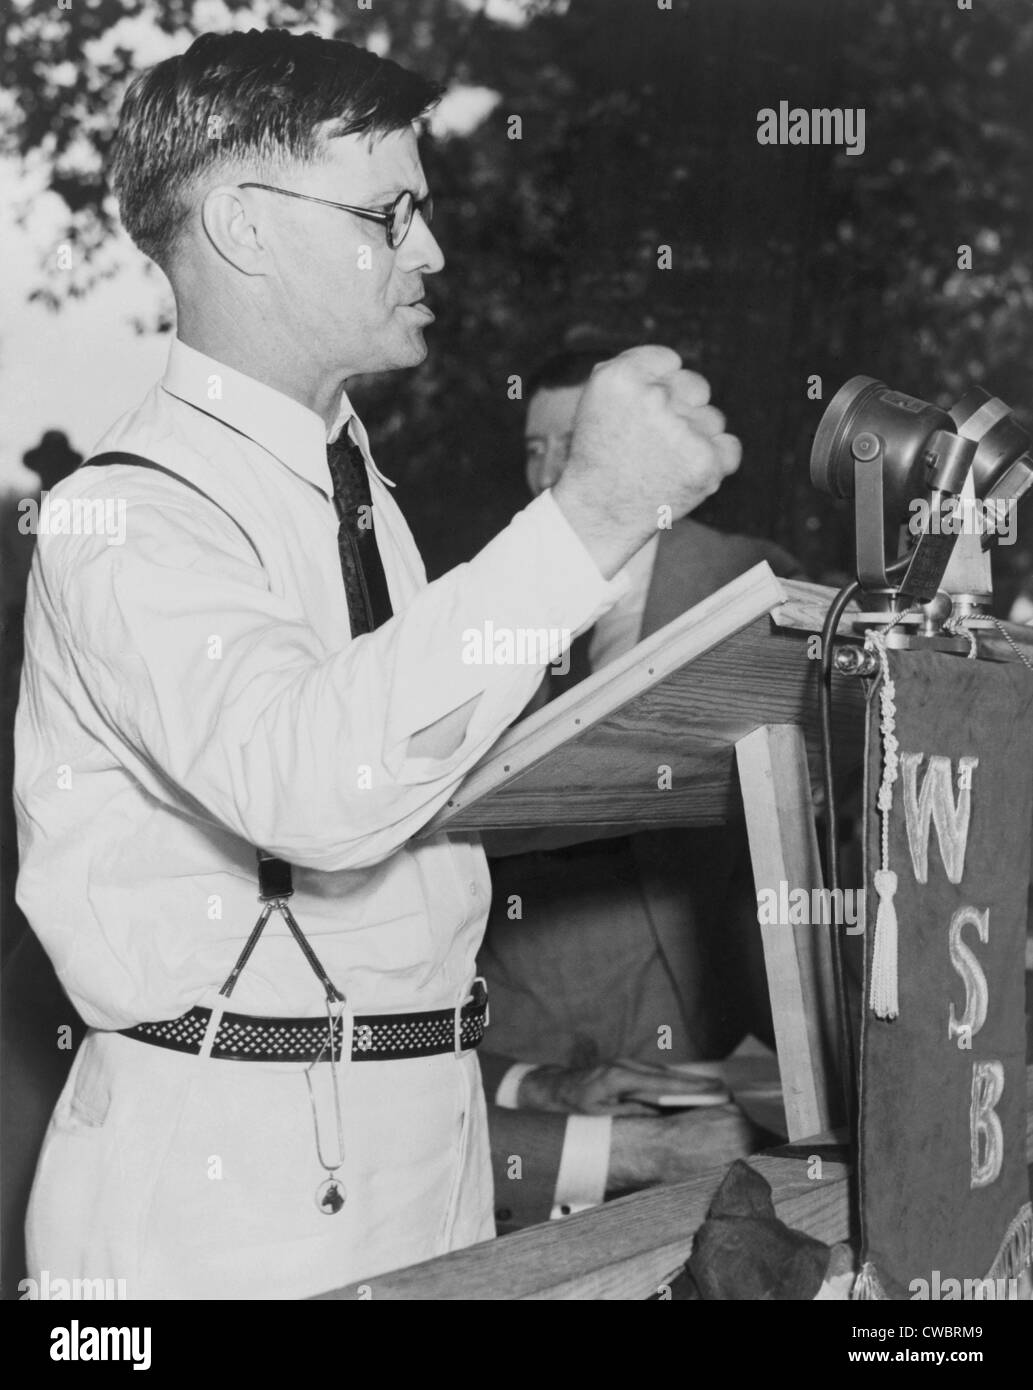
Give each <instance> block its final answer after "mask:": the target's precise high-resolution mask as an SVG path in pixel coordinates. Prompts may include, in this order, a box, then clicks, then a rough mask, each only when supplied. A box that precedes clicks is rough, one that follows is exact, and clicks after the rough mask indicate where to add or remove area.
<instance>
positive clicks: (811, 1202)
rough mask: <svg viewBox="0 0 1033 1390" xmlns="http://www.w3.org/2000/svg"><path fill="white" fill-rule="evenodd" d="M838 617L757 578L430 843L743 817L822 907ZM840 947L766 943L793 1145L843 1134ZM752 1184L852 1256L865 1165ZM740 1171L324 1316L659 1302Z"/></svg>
mask: <svg viewBox="0 0 1033 1390" xmlns="http://www.w3.org/2000/svg"><path fill="white" fill-rule="evenodd" d="M833 597H834V595H833V592H832V590H829V589H824V588H821V587H820V586H817V585H813V584H804V583H800V582H797V581H792V580H779V579H776V578H775V576H774V575H773V574H772V572H771V570H770V568H769V567H768V566H767V564H760V565H757V566H756V567H755V568H753V569H752V570H749V571H747V573H745V574H743V575H741V576H740V577H739V578H738V579H736V580H734V581H733V582H732V583H731V584H728V585H726V586H725V588H723V589H721V590H719V591H718V592H717V593H715V594H713V595H711V596H710V597H709V598H708V599H706V600H705V601H704V602H703V603H701V604H699V605H697V606H696V607H695V608H693V609H690V610H689V611H688V612H686V613H684V614H682V615H681V617H679V618H677V619H676V620H675V621H674V622H672V623H670V624H668V626H667V627H665V628H662V629H661V630H660V631H658V632H656V633H654V634H653V635H652V636H651V637H649V638H647V639H646V640H645V641H644V642H641V643H639V645H638V646H636V647H635V648H633V649H632V650H631V651H630V652H628V653H627V654H626V655H625V656H623V657H621V658H620V659H619V660H617V661H615V662H613V663H612V664H611V665H609V666H607V667H605V668H604V669H603V670H601V671H598V672H596V673H595V674H594V675H592V676H590V677H588V678H587V679H586V680H584V681H582V682H581V683H580V684H579V685H577V686H575V687H574V688H572V689H571V690H569V691H567V692H566V693H565V694H564V695H563V696H561V697H560V698H559V699H557V700H555V701H553V702H552V703H550V704H549V705H547V706H546V707H545V708H543V709H541V710H539V711H538V712H537V713H536V714H534V715H532V716H530V717H529V718H527V719H525V720H523V721H522V722H521V723H520V724H518V725H516V726H515V727H514V728H512V729H511V730H509V731H508V732H507V733H506V734H505V735H504V736H503V737H502V738H501V739H500V740H499V742H498V743H497V744H496V745H495V747H494V748H493V749H492V751H491V753H490V754H489V755H488V757H487V758H485V759H484V760H483V761H482V762H481V763H480V764H479V765H478V766H477V767H476V768H475V769H474V770H473V771H472V772H471V774H470V775H469V777H467V778H466V780H465V781H464V782H463V784H462V785H461V786H460V787H459V788H458V790H457V791H456V793H455V794H454V795H453V796H452V798H451V799H450V800H449V801H448V803H447V804H446V805H445V807H444V808H443V809H442V810H441V812H440V813H439V814H438V815H437V816H436V818H435V819H434V820H433V821H432V822H431V823H430V825H428V827H427V828H426V831H425V832H424V833H426V834H430V833H433V832H436V831H441V830H447V831H450V832H457V833H458V832H466V831H469V832H473V831H477V832H481V833H482V834H484V835H485V837H486V838H487V839H489V840H490V836H491V833H492V832H496V831H505V832H507V833H509V834H511V833H512V832H516V831H526V832H529V833H528V834H527V836H526V837H525V839H524V844H525V846H526V847H532V846H533V844H534V843H535V835H541V833H542V827H548V834H549V835H550V836H552V838H553V842H555V833H556V829H557V828H567V829H569V833H570V839H572V840H576V839H578V838H580V839H585V838H602V837H605V836H608V835H617V834H626V833H628V832H629V831H631V830H641V829H643V828H645V827H648V826H701V825H719V824H723V823H726V822H728V821H731V820H735V819H737V818H739V817H742V816H744V817H745V821H746V826H747V831H748V836H749V844H750V853H751V857H752V861H753V870H754V878H755V881H756V886H757V890H758V892H760V891H761V890H763V889H774V890H775V891H776V893H777V892H778V890H779V886H780V885H782V884H785V885H787V888H788V890H792V889H797V888H804V889H808V890H810V889H814V888H821V887H823V881H822V872H821V865H820V861H819V857H818V846H817V838H816V832H815V802H814V797H813V795H812V788H817V787H819V786H820V782H821V777H820V758H819V744H818V688H819V680H820V664H821V663H820V659H819V657H820V651H819V641H818V640H817V639H818V637H819V634H820V632H821V628H822V624H823V622H824V618H825V614H826V612H827V610H828V607H829V603H830V602H831V600H832V598H833ZM846 621H847V619H846V618H845V619H844V625H845V623H846ZM833 737H834V746H835V749H836V755H837V762H838V764H839V771H840V773H841V774H849V773H850V772H852V771H858V770H859V769H860V767H861V763H862V755H863V742H864V692H863V688H862V685H861V682H860V681H858V680H856V679H854V678H847V677H839V676H837V675H834V676H833ZM829 931H830V929H829V928H822V927H820V926H819V927H815V926H795V927H794V926H785V925H770V926H762V928H761V932H762V936H763V946H764V958H765V963H766V967H767V975H768V986H769V991H770V996H771V1007H772V1015H773V1020H774V1027H775V1041H776V1046H777V1051H778V1063H779V1071H780V1074H781V1080H782V1089H783V1096H784V1101H785V1110H786V1120H787V1124H788V1129H789V1137H790V1140H791V1141H793V1140H801V1139H807V1138H812V1137H813V1138H815V1139H816V1138H817V1137H818V1136H824V1137H825V1138H826V1140H827V1138H828V1135H829V1131H830V1130H832V1129H833V1128H834V1127H835V1126H836V1124H837V1123H838V1122H840V1121H841V1119H842V1115H841V1113H840V1110H841V1102H840V1095H841V1086H840V1078H839V1074H838V1065H839V1063H838V1042H837V1040H838V1026H837V1022H836V1017H835V1001H834V995H833V983H832V968H831V948H830V936H829ZM1029 1144H1030V1137H1029V1136H1027V1147H1029ZM751 1164H752V1165H753V1166H754V1167H755V1168H756V1169H757V1170H758V1171H759V1172H761V1173H762V1174H763V1175H764V1176H765V1177H766V1178H767V1179H768V1181H769V1182H770V1183H771V1186H772V1189H773V1192H774V1195H775V1201H776V1208H777V1210H778V1213H779V1215H780V1216H781V1217H782V1219H783V1220H784V1221H786V1222H788V1223H789V1224H791V1225H794V1226H796V1227H798V1228H800V1229H802V1230H805V1231H808V1232H809V1233H810V1234H812V1235H816V1236H818V1237H819V1238H821V1239H823V1240H826V1241H830V1242H831V1241H837V1240H844V1239H846V1238H847V1237H848V1235H849V1231H848V1222H849V1203H848V1196H847V1185H848V1177H849V1173H848V1169H847V1167H846V1165H844V1164H842V1163H837V1162H834V1161H828V1160H826V1161H825V1162H824V1163H823V1177H822V1178H821V1179H820V1180H818V1181H814V1180H812V1179H810V1178H808V1176H807V1171H806V1169H807V1165H806V1164H804V1163H801V1162H800V1161H799V1159H798V1158H786V1157H773V1156H762V1157H757V1158H754V1159H751ZM723 1171H724V1170H723V1169H716V1170H714V1171H712V1172H710V1173H708V1174H706V1175H704V1176H701V1177H699V1178H696V1179H693V1180H692V1181H691V1182H687V1183H679V1184H676V1185H673V1186H670V1187H663V1188H655V1189H652V1190H648V1191H645V1192H639V1193H635V1194H633V1195H631V1196H629V1197H625V1198H621V1199H620V1200H618V1201H615V1202H608V1203H605V1204H604V1205H603V1206H601V1207H597V1208H595V1209H593V1210H591V1211H587V1212H583V1213H581V1214H580V1215H577V1216H572V1217H569V1218H567V1219H566V1220H564V1221H559V1222H552V1223H549V1224H547V1225H545V1226H539V1227H533V1228H530V1229H528V1230H525V1231H521V1232H518V1233H516V1234H515V1235H510V1236H507V1237H506V1238H505V1239H504V1240H499V1241H489V1242H486V1243H485V1244H483V1245H477V1246H474V1247H472V1248H471V1249H469V1250H463V1251H458V1252H456V1253H455V1254H452V1255H446V1256H443V1257H441V1258H439V1259H435V1260H430V1261H427V1262H426V1263H424V1264H421V1265H414V1266H412V1267H410V1268H409V1269H402V1270H395V1271H392V1272H391V1273H388V1274H382V1275H378V1276H376V1277H375V1278H372V1279H370V1280H369V1281H367V1283H365V1284H361V1283H360V1284H354V1285H350V1286H348V1287H346V1288H343V1289H338V1290H335V1291H332V1292H329V1293H327V1294H324V1295H322V1297H324V1298H331V1299H356V1298H373V1299H383V1298H390V1299H431V1300H437V1299H470V1298H476V1299H544V1298H560V1299H571V1298H573V1299H586V1298H588V1299H592V1298H611V1299H612V1298H647V1297H649V1296H650V1295H651V1294H653V1293H655V1292H656V1290H657V1289H658V1287H662V1286H663V1284H664V1281H665V1280H666V1279H667V1278H669V1277H670V1275H671V1274H673V1272H675V1271H676V1270H678V1269H679V1268H680V1267H681V1265H682V1264H684V1262H685V1259H686V1258H687V1256H688V1254H689V1252H690V1248H691V1244H692V1236H693V1233H694V1232H695V1230H696V1228H697V1227H698V1226H699V1225H700V1224H701V1223H702V1221H703V1218H704V1216H705V1213H706V1208H707V1205H708V1204H709V1201H710V1198H711V1196H712V1195H713V1192H714V1190H715V1189H716V1187H717V1185H718V1184H719V1182H720V1180H721V1177H722V1176H723Z"/></svg>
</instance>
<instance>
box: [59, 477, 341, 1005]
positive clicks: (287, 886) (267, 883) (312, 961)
mask: <svg viewBox="0 0 1033 1390" xmlns="http://www.w3.org/2000/svg"><path fill="white" fill-rule="evenodd" d="M119 463H121V464H129V465H131V466H133V467H134V468H149V469H150V470H151V471H152V472H153V473H164V475H165V476H166V477H167V478H174V479H175V480H176V482H178V483H182V484H183V486H184V487H188V488H190V489H191V491H192V492H196V493H197V495H198V496H199V497H203V498H204V499H205V501H207V502H211V504H212V506H213V507H218V508H219V511H220V512H222V514H223V515H224V516H228V517H229V519H230V521H232V522H233V524H234V526H236V528H237V530H238V531H239V532H240V533H241V535H242V536H243V537H244V539H245V540H246V541H247V543H248V545H250V547H251V549H252V550H253V551H254V552H255V555H256V557H257V558H258V559H259V560H261V556H260V555H259V554H258V547H257V546H256V545H255V543H254V541H253V540H252V539H251V537H250V536H249V535H248V533H247V532H246V531H245V530H244V528H243V526H241V524H240V522H239V521H238V520H237V518H236V517H235V516H233V514H232V513H231V512H228V511H227V510H226V508H225V507H224V506H223V505H222V504H221V503H220V502H216V500H215V498H214V497H210V496H209V495H208V493H207V492H205V491H204V489H203V488H200V487H198V486H197V484H196V483H193V482H191V481H190V479H189V478H184V477H183V476H182V474H180V473H175V472H173V470H172V469H171V468H165V467H164V466H163V465H162V464H160V463H155V462H154V460H153V459H149V458H144V456H143V455H142V454H130V453H125V452H123V451H122V450H109V451H107V452H105V453H103V454H94V456H93V457H92V458H89V459H86V460H85V462H83V463H81V464H80V465H79V467H80V468H103V467H106V466H107V465H109V464H119ZM257 854H258V895H259V898H260V899H261V901H262V902H263V903H265V907H264V908H263V909H262V912H261V915H260V916H259V918H258V921H257V922H256V923H255V926H254V929H253V930H252V932H251V935H250V936H249V937H248V939H247V943H246V944H245V946H244V949H243V951H241V953H240V956H239V957H238V959H237V963H236V965H235V966H234V967H233V969H232V970H231V971H230V974H229V976H228V977H227V979H226V981H225V983H224V984H223V986H222V988H221V989H220V991H219V993H220V994H222V995H225V996H226V997H227V998H229V996H230V994H231V993H232V992H233V987H234V985H235V984H236V983H237V979H238V977H239V975H240V972H241V971H242V970H243V969H244V966H245V965H246V964H247V962H248V960H249V958H250V956H251V953H252V951H253V950H254V949H255V947H256V946H257V945H258V939H259V937H260V936H261V935H262V932H263V931H264V930H265V925H266V923H267V922H268V921H269V918H270V916H271V915H272V911H273V908H274V907H275V908H276V909H277V911H279V912H280V913H281V915H282V916H283V918H284V920H285V921H286V923H287V926H288V927H289V928H290V931H291V934H292V935H293V937H294V939H295V940H296V941H297V943H298V945H299V946H300V947H301V949H302V951H303V952H304V953H305V959H306V960H307V961H308V963H309V965H311V966H312V969H313V970H314V971H315V973H316V976H317V978H318V979H319V981H320V983H321V984H322V986H323V988H324V989H325V990H326V997H327V998H328V999H329V1000H331V1001H333V1002H336V1001H338V1000H341V999H343V998H344V996H343V995H342V994H340V993H338V991H337V989H336V988H335V987H334V985H333V983H332V982H331V980H330V978H329V976H328V975H327V973H326V971H325V970H324V969H323V967H322V965H321V964H320V962H319V959H318V957H317V956H316V953H315V952H314V951H313V950H312V947H311V946H310V945H309V944H308V942H307V941H306V940H305V938H304V936H303V935H302V932H301V928H300V927H299V926H298V924H297V922H296V921H295V920H294V916H293V914H292V913H291V911H290V909H289V908H288V907H287V905H286V900H287V898H289V897H290V896H291V895H292V893H293V892H294V882H293V875H292V873H291V866H290V865H289V864H288V863H287V862H286V861H285V860H283V859H276V858H274V856H273V855H271V854H266V853H265V851H264V850H258V851H257Z"/></svg>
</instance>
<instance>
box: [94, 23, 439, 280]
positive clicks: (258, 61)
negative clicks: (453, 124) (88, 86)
mask: <svg viewBox="0 0 1033 1390" xmlns="http://www.w3.org/2000/svg"><path fill="white" fill-rule="evenodd" d="M441 92H442V89H441V87H440V86H439V85H438V84H437V83H435V82H431V81H429V80H428V79H427V78H425V77H421V76H420V75H419V74H418V73H414V72H409V71H408V70H407V69H406V68H402V67H399V65H398V64H397V63H394V62H392V61H391V60H390V59H388V58H378V57H377V56H376V54H374V53H370V52H369V51H368V50H367V49H364V48H357V47H356V46H355V45H354V44H350V43H345V42H343V41H342V40H337V39H323V38H320V37H319V35H318V34H289V33H288V32H287V31H286V30H284V29H251V30H249V31H248V32H247V33H246V34H241V33H234V34H202V35H200V37H199V38H196V39H195V40H194V42H193V43H192V44H191V45H190V47H189V48H188V49H187V51H186V52H185V53H181V54H179V55H177V56H176V57H174V58H166V59H165V61H164V62H162V63H158V64H157V65H156V66H155V67H153V68H150V69H148V71H147V72H145V73H143V74H141V76H140V77H138V78H137V79H136V80H135V81H134V82H133V83H132V85H131V86H130V88H129V90H128V92H127V93H126V97H125V100H124V102H123V104H122V112H121V116H120V119H119V127H118V134H117V136H116V138H115V144H114V152H113V158H112V164H111V184H112V188H113V189H114V191H115V195H116V197H117V198H118V201H119V210H120V212H121V215H122V222H123V225H124V226H125V228H126V231H127V232H128V233H129V235H130V236H131V237H132V239H133V241H134V242H135V243H136V245H137V246H138V247H139V248H140V250H141V251H143V252H144V253H145V254H146V255H148V256H150V257H151V258H152V260H155V261H157V262H158V264H159V265H164V264H165V263H166V262H167V260H168V258H169V253H170V251H171V249H172V247H173V245H174V243H175V241H176V238H177V237H178V236H179V234H180V232H181V230H182V228H183V224H184V222H185V221H186V219H187V217H188V215H189V211H190V208H189V203H188V201H187V199H186V197H185V196H184V195H185V194H186V193H187V191H188V190H189V188H190V186H191V185H192V184H193V183H194V182H195V181H196V180H197V179H198V177H199V176H200V175H202V174H205V173H207V172H208V171H209V170H211V169H213V168H215V167H216V166H217V165H218V164H219V163H220V162H226V163H231V162H243V163H245V164H247V165H248V166H253V167H254V169H255V170H256V171H258V172H264V170H265V169H267V168H268V167H269V166H273V167H274V168H275V167H277V166H282V165H283V164H290V163H297V162H309V161H314V160H318V159H319V157H320V154H321V151H322V146H323V140H324V139H325V138H328V137H333V136H339V135H368V136H369V137H370V140H371V141H372V140H374V139H376V138H377V137H378V136H380V135H387V134H389V133H390V132H392V131H395V130H403V129H404V128H405V127H406V126H408V125H411V124H412V122H413V121H415V120H417V119H418V118H419V117H420V116H422V115H423V114H424V113H425V112H426V111H427V110H428V109H429V108H430V107H431V106H433V105H434V103H435V102H436V101H438V100H439V99H440V97H441ZM324 122H331V123H332V124H330V125H329V126H327V127H326V129H325V130H317V127H320V126H321V125H322V124H323V123H324Z"/></svg>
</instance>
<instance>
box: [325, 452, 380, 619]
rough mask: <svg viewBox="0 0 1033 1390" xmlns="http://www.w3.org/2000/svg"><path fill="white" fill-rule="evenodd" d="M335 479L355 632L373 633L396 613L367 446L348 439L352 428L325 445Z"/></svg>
mask: <svg viewBox="0 0 1033 1390" xmlns="http://www.w3.org/2000/svg"><path fill="white" fill-rule="evenodd" d="M326 461H327V464H328V466H329V469H330V476H331V478H332V479H333V483H334V507H335V508H336V510H337V519H338V521H339V522H340V525H339V526H338V528H337V550H338V553H339V554H340V557H341V574H342V575H343V576H344V592H345V596H346V598H347V600H348V620H349V622H350V624H351V630H352V636H353V637H358V636H359V634H360V633H363V632H372V631H373V629H374V628H375V627H379V626H380V624H381V623H385V622H387V620H388V618H390V617H391V612H392V609H391V597H390V595H389V593H388V589H387V576H386V575H385V574H384V565H383V562H382V560H381V558H380V551H379V549H378V548H377V537H376V532H375V531H374V529H373V498H372V496H371V495H370V490H369V477H368V476H367V474H366V460H365V459H364V458H363V456H362V450H361V449H360V448H359V446H358V445H357V444H354V443H352V441H351V439H350V438H349V437H348V430H347V426H346V427H345V428H344V429H343V430H342V431H341V433H340V434H339V435H338V436H337V438H336V439H335V440H334V442H333V443H332V444H328V445H327V448H326Z"/></svg>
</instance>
